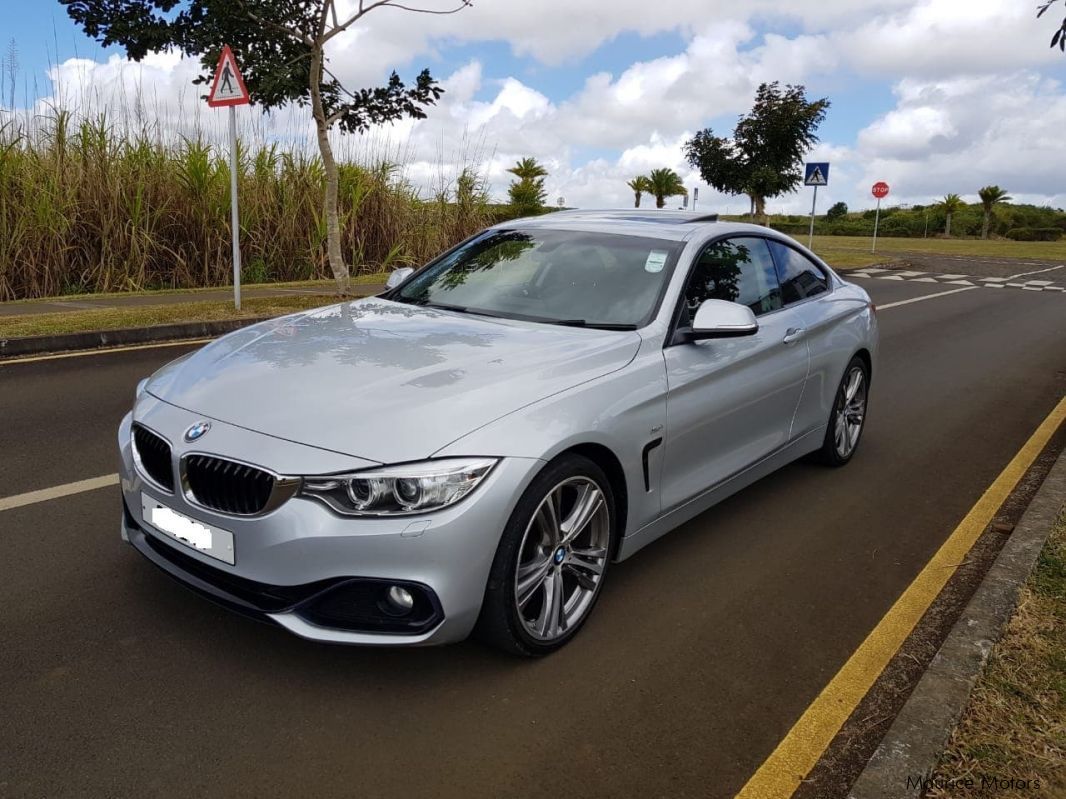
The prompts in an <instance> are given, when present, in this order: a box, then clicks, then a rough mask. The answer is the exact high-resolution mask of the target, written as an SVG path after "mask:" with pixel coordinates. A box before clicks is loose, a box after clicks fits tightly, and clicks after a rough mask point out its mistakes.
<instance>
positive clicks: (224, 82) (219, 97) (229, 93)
mask: <svg viewBox="0 0 1066 799" xmlns="http://www.w3.org/2000/svg"><path fill="white" fill-rule="evenodd" d="M250 102H252V98H251V96H249V94H248V87H247V86H245V85H244V78H242V77H241V71H240V70H239V69H238V68H237V59H236V58H234V56H233V51H232V50H230V49H229V45H228V44H227V45H224V46H223V47H222V55H221V56H219V59H218V67H216V69H215V79H214V81H213V82H212V83H211V93H210V94H208V95H207V104H208V105H209V106H211V107H212V108H217V107H218V106H222V105H246V104H247V103H250Z"/></svg>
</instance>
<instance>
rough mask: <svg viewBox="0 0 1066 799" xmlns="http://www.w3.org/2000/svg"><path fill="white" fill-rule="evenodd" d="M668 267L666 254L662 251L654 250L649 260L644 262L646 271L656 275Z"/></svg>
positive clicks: (649, 255) (649, 254)
mask: <svg viewBox="0 0 1066 799" xmlns="http://www.w3.org/2000/svg"><path fill="white" fill-rule="evenodd" d="M664 266H666V253H665V252H663V251H662V250H652V251H651V252H650V253H648V260H647V261H645V262H644V271H645V272H651V273H652V274H655V273H656V272H661V271H663V267H664Z"/></svg>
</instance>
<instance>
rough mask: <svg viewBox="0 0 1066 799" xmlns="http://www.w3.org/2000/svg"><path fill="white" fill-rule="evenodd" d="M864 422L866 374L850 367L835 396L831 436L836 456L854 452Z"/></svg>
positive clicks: (844, 456) (860, 369) (860, 368)
mask: <svg viewBox="0 0 1066 799" xmlns="http://www.w3.org/2000/svg"><path fill="white" fill-rule="evenodd" d="M865 420H866V373H865V372H864V371H863V369H862V367H861V366H852V367H851V369H850V370H849V371H848V375H847V377H846V378H845V379H844V381H843V382H842V383H841V385H840V392H839V394H838V395H837V403H836V424H835V425H834V427H835V429H834V433H833V434H834V444H835V446H836V452H837V455H838V456H840V457H841V458H847V457H849V456H850V455H851V453H852V452H853V451H854V450H855V447H856V445H857V444H858V443H859V435H860V434H861V433H862V425H863V422H864V421H865Z"/></svg>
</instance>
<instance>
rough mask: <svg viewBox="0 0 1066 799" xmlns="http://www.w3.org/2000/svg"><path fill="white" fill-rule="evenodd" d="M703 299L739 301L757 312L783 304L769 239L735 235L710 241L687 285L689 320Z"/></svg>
mask: <svg viewBox="0 0 1066 799" xmlns="http://www.w3.org/2000/svg"><path fill="white" fill-rule="evenodd" d="M704 300H728V301H729V302H738V303H740V304H741V305H747V306H748V307H749V308H751V310H752V311H753V312H754V313H755V315H756V316H758V315H759V314H763V313H767V312H768V311H776V310H777V309H778V308H780V307H781V304H782V303H781V289H780V286H779V284H778V280H777V272H776V270H775V269H774V260H773V258H772V257H771V256H770V249H769V247H768V246H767V243H766V240H765V239H759V238H735V239H725V240H723V241H716V242H714V243H713V244H710V245H708V246H707V248H706V249H704V251H703V252H702V253H701V254H700V256H699V258H697V259H696V263H695V264H694V265H693V267H692V274H691V275H690V276H689V279H688V286H687V288H686V289H685V310H686V311H687V312H688V319H689V320H691V318H692V317H693V316H694V315H695V313H696V309H697V308H699V307H700V304H701V303H702V302H703V301H704Z"/></svg>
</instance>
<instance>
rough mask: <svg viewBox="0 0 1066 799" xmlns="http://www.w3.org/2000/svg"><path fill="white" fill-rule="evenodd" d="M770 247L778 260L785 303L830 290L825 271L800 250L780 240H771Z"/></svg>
mask: <svg viewBox="0 0 1066 799" xmlns="http://www.w3.org/2000/svg"><path fill="white" fill-rule="evenodd" d="M770 249H772V250H773V253H774V260H775V261H776V262H777V273H778V277H779V278H780V281H781V299H782V300H783V301H784V303H785V305H789V304H791V303H794V302H799V301H800V300H804V299H806V298H807V297H814V296H815V295H817V294H824V293H825V292H826V291H828V290H829V281H828V279H827V278H826V276H825V273H824V272H822V270H821V269H819V268H818V267H817V266H816V265H815V264H814V262H813V261H812V260H811V259H810V258H808V257H807V256H806V255H804V254H803V253H801V252H800V251H799V250H794V249H792V248H791V247H789V246H788V245H787V244H782V243H781V242H779V241H771V242H770Z"/></svg>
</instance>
